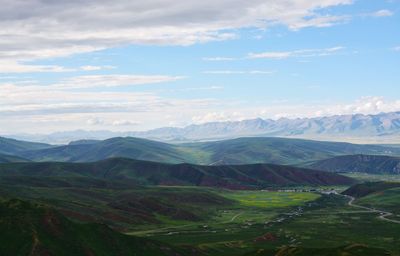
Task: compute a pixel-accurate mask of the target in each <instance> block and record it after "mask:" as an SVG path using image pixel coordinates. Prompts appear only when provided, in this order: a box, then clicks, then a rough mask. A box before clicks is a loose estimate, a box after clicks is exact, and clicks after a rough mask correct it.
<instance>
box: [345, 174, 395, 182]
mask: <svg viewBox="0 0 400 256" xmlns="http://www.w3.org/2000/svg"><path fill="white" fill-rule="evenodd" d="M341 174H342V175H345V176H347V177H350V178H353V179H356V180H358V181H360V182H366V181H391V182H400V175H398V174H369V173H353V172H352V173H341Z"/></svg>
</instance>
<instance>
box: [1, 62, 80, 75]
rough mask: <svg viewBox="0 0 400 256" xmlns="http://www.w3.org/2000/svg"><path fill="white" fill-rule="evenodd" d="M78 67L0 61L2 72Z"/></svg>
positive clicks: (35, 71)
mask: <svg viewBox="0 0 400 256" xmlns="http://www.w3.org/2000/svg"><path fill="white" fill-rule="evenodd" d="M73 71H76V69H71V68H65V67H61V66H56V65H28V64H21V63H18V62H15V61H13V60H9V61H4V60H3V61H0V73H3V74H10V73H45V72H49V73H59V72H73Z"/></svg>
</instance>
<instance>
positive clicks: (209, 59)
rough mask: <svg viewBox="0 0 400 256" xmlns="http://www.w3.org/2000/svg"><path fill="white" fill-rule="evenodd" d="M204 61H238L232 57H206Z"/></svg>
mask: <svg viewBox="0 0 400 256" xmlns="http://www.w3.org/2000/svg"><path fill="white" fill-rule="evenodd" d="M203 60H204V61H234V60H237V59H236V58H231V57H205V58H203Z"/></svg>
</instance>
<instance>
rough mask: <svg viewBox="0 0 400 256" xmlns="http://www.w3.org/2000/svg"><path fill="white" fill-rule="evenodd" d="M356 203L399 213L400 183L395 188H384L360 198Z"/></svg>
mask: <svg viewBox="0 0 400 256" xmlns="http://www.w3.org/2000/svg"><path fill="white" fill-rule="evenodd" d="M357 203H358V204H361V205H365V206H367V207H372V208H377V209H382V210H386V211H389V212H392V213H394V214H396V215H400V185H399V187H397V188H392V189H386V190H384V191H381V192H378V193H373V194H370V195H368V196H365V197H363V198H360V199H359V200H357Z"/></svg>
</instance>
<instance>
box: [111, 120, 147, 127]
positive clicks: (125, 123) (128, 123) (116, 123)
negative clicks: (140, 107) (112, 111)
mask: <svg viewBox="0 0 400 256" xmlns="http://www.w3.org/2000/svg"><path fill="white" fill-rule="evenodd" d="M139 124H140V122H135V121H129V120H115V121H114V122H112V125H113V126H136V125H139Z"/></svg>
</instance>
